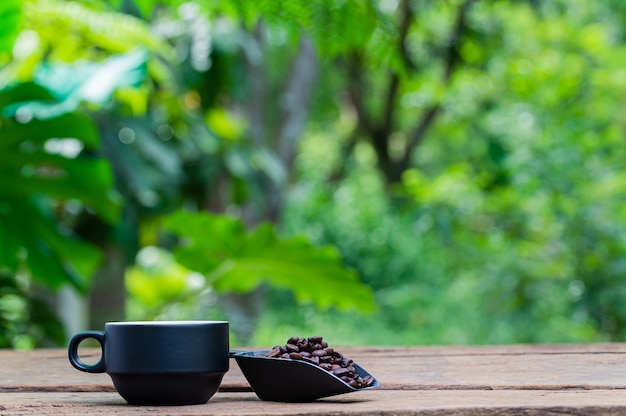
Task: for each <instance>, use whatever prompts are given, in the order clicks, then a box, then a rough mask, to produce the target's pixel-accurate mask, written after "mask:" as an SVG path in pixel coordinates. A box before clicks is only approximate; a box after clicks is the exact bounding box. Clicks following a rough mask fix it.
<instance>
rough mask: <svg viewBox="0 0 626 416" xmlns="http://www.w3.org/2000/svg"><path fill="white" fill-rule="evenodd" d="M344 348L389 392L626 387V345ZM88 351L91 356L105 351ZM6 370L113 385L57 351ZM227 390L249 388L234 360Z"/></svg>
mask: <svg viewBox="0 0 626 416" xmlns="http://www.w3.org/2000/svg"><path fill="white" fill-rule="evenodd" d="M340 351H342V352H343V353H344V354H345V355H346V356H348V357H351V358H353V359H354V360H355V361H357V362H358V363H359V364H361V365H362V366H364V367H365V368H366V369H367V370H368V371H370V372H371V373H372V374H374V375H375V376H376V377H377V378H378V379H379V380H380V382H381V383H382V387H381V388H382V389H387V390H399V389H402V390H511V389H526V390H558V389H600V390H610V389H614V390H621V389H626V376H625V374H626V344H597V345H594V344H591V345H566V346H490V347H410V348H404V347H400V348H350V347H343V348H341V349H340ZM86 354H87V355H91V359H92V360H93V359H96V358H97V356H98V355H99V350H87V351H86ZM85 359H87V358H85ZM0 371H1V374H2V379H1V381H0V392H18V391H50V392H63V391H67V392H72V391H75V392H90V391H104V392H106V391H109V392H112V391H114V390H113V385H112V383H111V380H110V378H109V377H108V376H107V375H106V374H87V373H83V372H80V371H77V370H75V369H74V368H72V367H71V365H70V364H69V362H68V360H67V353H66V352H65V351H64V350H59V349H51V350H36V351H28V352H20V351H8V350H5V351H0ZM221 390H222V391H242V390H244V391H245V390H249V385H248V383H247V381H246V380H245V378H244V377H243V375H242V373H241V371H240V370H239V367H238V366H237V365H236V363H235V362H234V360H231V364H230V371H229V372H228V373H227V374H226V376H225V377H224V381H223V382H222V386H221Z"/></svg>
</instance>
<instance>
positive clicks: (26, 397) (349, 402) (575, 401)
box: [0, 390, 626, 416]
mask: <svg viewBox="0 0 626 416" xmlns="http://www.w3.org/2000/svg"><path fill="white" fill-rule="evenodd" d="M1 399H2V401H1V403H2V404H0V415H3V416H4V415H6V416H14V415H42V416H45V415H57V414H65V415H87V414H88V415H90V416H98V415H142V414H151V415H190V416H200V415H233V416H281V415H301V416H307V415H311V416H314V415H324V416H329V415H330V416H344V415H346V416H347V415H394V416H405V415H406V416H409V415H428V416H435V415H437V416H439V415H451V414H452V415H464V416H492V415H493V416H495V415H497V416H501V415H561V416H562V415H564V414H570V415H592V414H599V415H623V414H624V409H626V395H625V394H623V393H622V394H615V392H614V391H611V390H609V391H607V390H593V391H530V390H521V391H506V392H505V393H504V394H503V392H501V391H482V390H461V391H437V390H427V391H422V392H417V391H410V392H405V391H393V390H370V391H363V392H357V393H352V394H349V395H343V396H337V397H336V398H326V399H321V400H318V401H316V402H313V403H305V404H294V403H276V402H262V401H260V400H259V399H257V397H256V396H255V395H254V394H253V393H217V394H216V395H215V396H214V397H213V398H212V399H211V400H209V402H208V403H206V404H203V405H195V406H171V407H170V406H168V407H152V406H142V407H140V406H129V405H127V404H126V403H125V402H124V400H123V399H122V398H121V397H120V396H118V395H117V394H116V393H38V394H36V395H32V394H25V393H5V394H3V395H2V397H1Z"/></svg>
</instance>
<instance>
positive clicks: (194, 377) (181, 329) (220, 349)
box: [68, 321, 229, 405]
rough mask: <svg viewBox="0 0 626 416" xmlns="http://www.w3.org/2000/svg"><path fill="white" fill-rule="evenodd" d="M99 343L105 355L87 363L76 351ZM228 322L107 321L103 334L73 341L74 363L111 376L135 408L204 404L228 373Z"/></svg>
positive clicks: (71, 356)
mask: <svg viewBox="0 0 626 416" xmlns="http://www.w3.org/2000/svg"><path fill="white" fill-rule="evenodd" d="M86 339H95V340H96V341H98V342H99V343H100V346H101V347H102V356H101V357H100V360H99V361H98V362H96V363H95V364H86V363H84V362H83V361H82V360H81V359H80V357H79V356H78V347H79V345H80V343H81V342H82V341H84V340H86ZM228 350H229V345H228V322H225V321H151V322H109V323H107V324H105V326H104V331H84V332H79V333H77V334H76V335H74V336H73V337H72V339H71V340H70V343H69V347H68V354H69V360H70V363H71V364H72V365H73V366H74V367H75V368H76V369H78V370H80V371H85V372H88V373H104V372H106V373H107V374H109V376H110V377H111V379H112V380H113V384H114V385H115V389H116V390H117V392H118V393H119V394H120V395H121V396H122V397H123V398H124V399H125V400H126V401H127V402H128V403H129V404H136V405H186V404H201V403H206V402H207V401H208V400H209V399H210V398H211V397H212V396H213V394H215V392H216V391H217V389H218V388H219V385H220V383H221V382H222V377H223V376H224V374H225V373H226V372H227V371H228V362H229V359H228Z"/></svg>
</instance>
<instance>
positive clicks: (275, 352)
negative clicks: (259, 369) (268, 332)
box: [267, 347, 282, 357]
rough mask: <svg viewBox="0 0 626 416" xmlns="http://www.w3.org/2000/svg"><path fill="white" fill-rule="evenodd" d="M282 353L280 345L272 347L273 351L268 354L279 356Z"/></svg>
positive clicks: (269, 355)
mask: <svg viewBox="0 0 626 416" xmlns="http://www.w3.org/2000/svg"><path fill="white" fill-rule="evenodd" d="M281 354H282V353H281V352H280V348H278V347H274V348H273V349H272V351H270V352H269V354H267V356H268V357H278V356H279V355H281Z"/></svg>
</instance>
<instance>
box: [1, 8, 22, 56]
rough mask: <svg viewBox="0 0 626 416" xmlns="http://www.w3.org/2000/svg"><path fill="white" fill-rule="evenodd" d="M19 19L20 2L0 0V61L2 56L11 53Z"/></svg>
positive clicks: (20, 14)
mask: <svg viewBox="0 0 626 416" xmlns="http://www.w3.org/2000/svg"><path fill="white" fill-rule="evenodd" d="M21 17H22V1H21V0H2V2H0V61H1V60H2V57H3V56H4V55H9V54H10V53H11V48H12V47H13V41H14V40H15V37H16V36H17V33H18V29H19V25H20V20H21Z"/></svg>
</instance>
